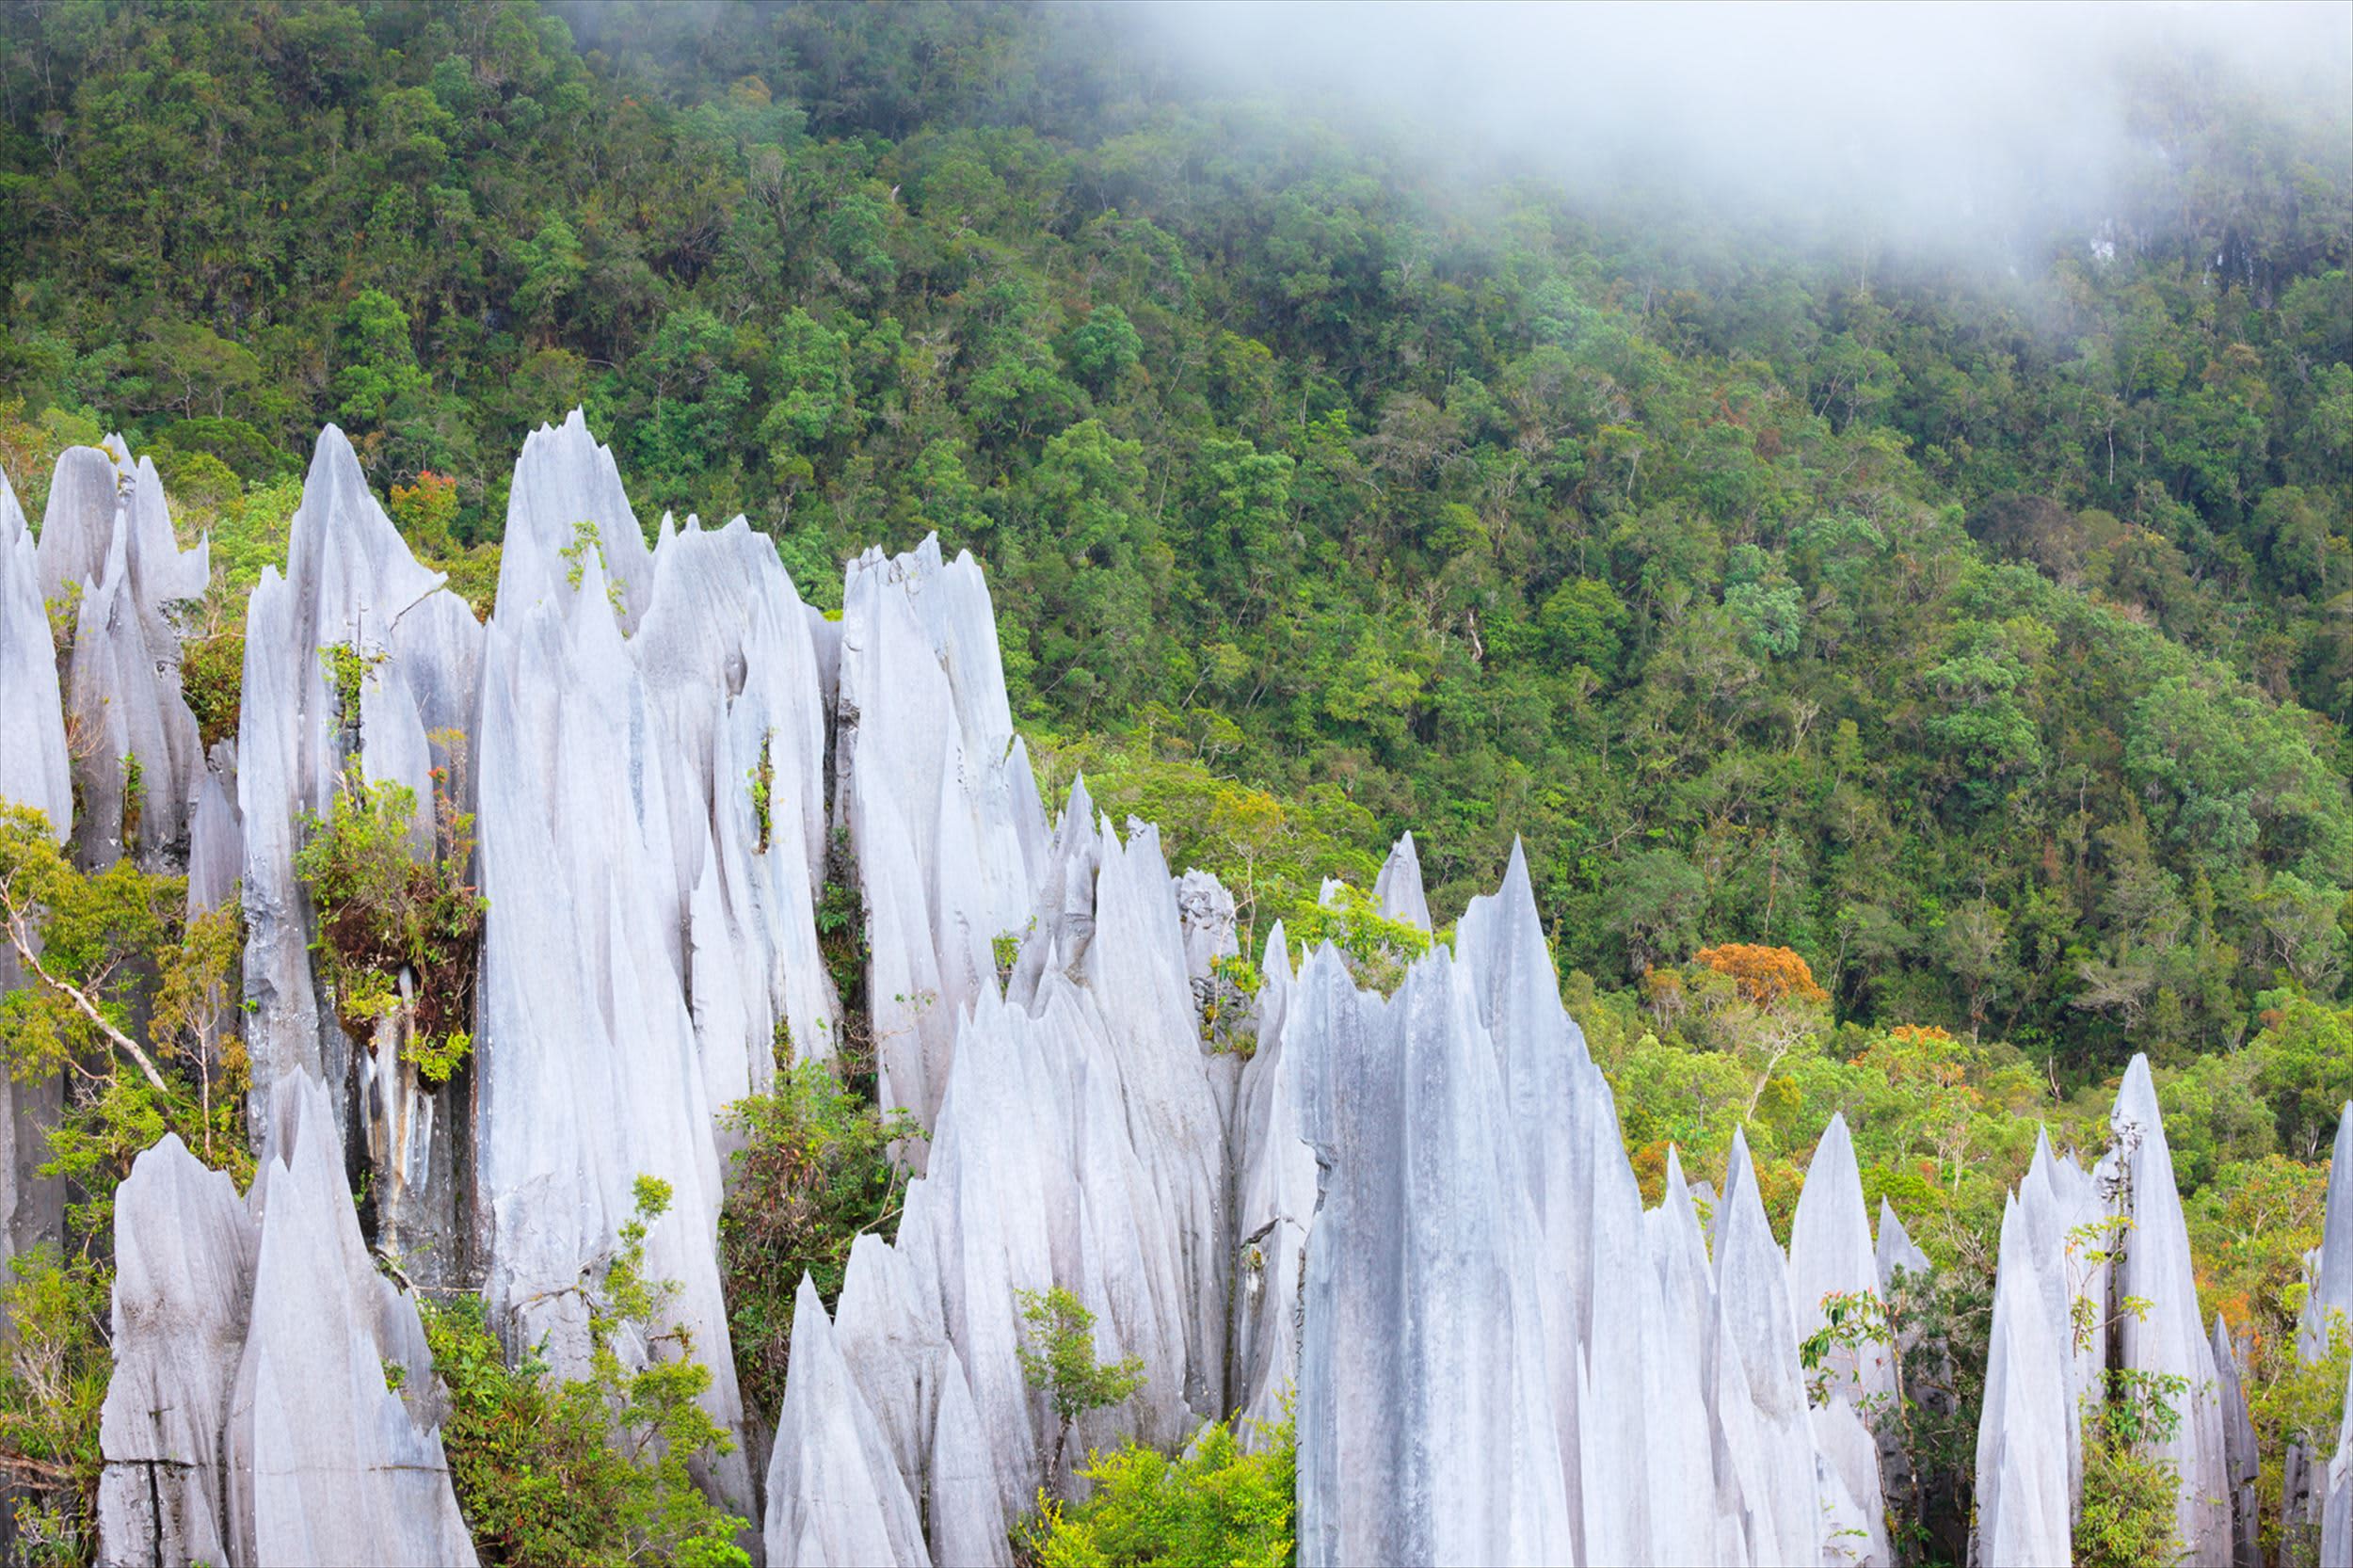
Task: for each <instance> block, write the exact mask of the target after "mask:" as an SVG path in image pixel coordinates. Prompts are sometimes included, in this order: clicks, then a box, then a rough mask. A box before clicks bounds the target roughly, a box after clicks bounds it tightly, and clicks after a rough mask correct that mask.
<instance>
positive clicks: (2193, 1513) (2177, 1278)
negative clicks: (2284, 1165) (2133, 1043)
mask: <svg viewBox="0 0 2353 1568" xmlns="http://www.w3.org/2000/svg"><path fill="white" fill-rule="evenodd" d="M2108 1127H2109V1134H2110V1143H2109V1149H2108V1153H2107V1155H2106V1157H2105V1159H2104V1160H2102V1162H2101V1169H2102V1171H2103V1172H2104V1173H2108V1175H2109V1179H2110V1181H2111V1183H2112V1184H2113V1185H2114V1187H2115V1190H2116V1193H2117V1195H2116V1199H2115V1202H2116V1206H2117V1209H2118V1212H2120V1213H2121V1214H2123V1215H2125V1216H2126V1217H2128V1218H2129V1219H2130V1220H2131V1221H2132V1225H2131V1228H2130V1229H2129V1230H2128V1231H2126V1232H2125V1233H2124V1234H2123V1235H2122V1237H2121V1252H2122V1256H2121V1257H2120V1258H2119V1259H2118V1260H2117V1261H2116V1263H2115V1264H2114V1268H2115V1271H2116V1279H2115V1284H2114V1291H2115V1297H2116V1299H2117V1300H2118V1301H2120V1302H2121V1301H2124V1300H2126V1299H2128V1298H2132V1297H2138V1298H2140V1299H2142V1300H2144V1301H2146V1302H2147V1303H2148V1309H2147V1310H2146V1312H2127V1313H2124V1314H2122V1318H2121V1321H2120V1322H2119V1323H2118V1324H2117V1325H2116V1336H2117V1338H2118V1340H2119V1342H2120V1346H2121V1365H2122V1366H2124V1367H2126V1368H2131V1369H2134V1370H2137V1371H2142V1372H2150V1373H2155V1374H2158V1375H2161V1376H2162V1375H2171V1376H2177V1377H2181V1378H2184V1379H2185V1380H2186V1381H2187V1384H2188V1390H2189V1391H2188V1393H2187V1394H2186V1395H2185V1396H2184V1399H2183V1410H2182V1420H2181V1425H2180V1428H2179V1430H2178V1431H2177V1432H2175V1434H2174V1436H2173V1437H2172V1439H2171V1440H2170V1441H2169V1442H2166V1443H2162V1444H2158V1445H2156V1446H2155V1447H2154V1448H2153V1450H2152V1451H2153V1455H2154V1456H2155V1457H2159V1458H2162V1459H2165V1460H2169V1461H2170V1462H2171V1463H2172V1464H2174V1465H2175V1467H2176V1469H2177V1472H2178V1474H2179V1475H2180V1477H2181V1481H2180V1487H2179V1490H2178V1492H2177V1493H2176V1495H2175V1518H2176V1521H2177V1523H2178V1524H2179V1526H2180V1528H2181V1532H2182V1539H2183V1541H2184V1542H2185V1544H2186V1545H2187V1550H2188V1556H2189V1560H2191V1561H2194V1562H2226V1561H2228V1560H2230V1557H2231V1512H2230V1505H2229V1500H2228V1499H2229V1496H2230V1481H2229V1462H2228V1458H2227V1455H2226V1453H2225V1450H2224V1447H2223V1426H2222V1405H2221V1400H2220V1398H2219V1396H2218V1379H2217V1369H2216V1367H2215V1362H2214V1349H2213V1347H2212V1346H2211V1345H2210V1344H2209V1343H2208V1342H2207V1339H2206V1336H2205V1334H2204V1333H2203V1332H2202V1331H2201V1327H2200V1318H2199V1312H2198V1283H2197V1278H2196V1275H2195V1273H2194V1272H2193V1269H2192V1265H2191V1260H2190V1254H2189V1230H2188V1225H2187V1223H2186V1221H2185V1219H2184V1218H2183V1214H2182V1200H2181V1194H2180V1193H2179V1192H2178V1191H2177V1190H2176V1189H2175V1187H2174V1184H2173V1158H2172V1155H2171V1152H2170V1151H2169V1149H2168V1148H2167V1146H2166V1141H2165V1122H2164V1118H2163V1116H2162V1115H2161V1114H2160V1113H2159V1112H2158V1110H2157V1092H2156V1085H2155V1084H2154V1082H2153V1080H2151V1078H2150V1075H2149V1061H2148V1058H2146V1057H2144V1056H2136V1057H2134V1058H2133V1062H2132V1065H2131V1066H2130V1067H2128V1068H2127V1069H2125V1073H2124V1082H2123V1086H2122V1087H2121V1089H2119V1090H2118V1091H2117V1096H2116V1108H2115V1110H2114V1112H2111V1113H2110V1116H2109V1118H2108Z"/></svg>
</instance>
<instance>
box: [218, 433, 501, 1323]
mask: <svg viewBox="0 0 2353 1568" xmlns="http://www.w3.org/2000/svg"><path fill="white" fill-rule="evenodd" d="M441 582H442V579H441V577H440V574H439V573H437V572H433V571H430V570H428V569H427V568H424V566H422V565H420V564H419V563H418V561H417V560H416V558H415V557H414V556H413V555H412V554H410V552H409V551H408V545H407V544H406V543H405V542H404V541H403V540H402V538H401V536H400V534H399V531H398V529H396V528H395V527H394V526H393V523H392V519H391V518H390V517H388V516H387V515H386V514H385V512H384V509H383V507H382V506H381V505H379V504H377V502H376V496H375V494H374V493H373V491H372V490H371V489H370V488H369V487H368V482H367V476H366V474H365V473H364V472H361V470H360V460H359V456H358V455H357V454H356V453H354V452H353V450H352V447H351V443H350V441H349V440H345V439H344V434H343V432H342V431H341V430H338V429H337V428H335V427H334V426H333V425H328V427H327V428H326V429H324V430H322V431H321V432H320V434H319V440H318V443H317V446H316V447H315V448H314V449H313V451H312V458H311V467H310V470H309V472H308V473H307V474H306V476H305V478H304V481H303V488H302V502H301V504H300V505H299V506H298V507H297V508H296V512H295V515H294V518H293V520H292V521H291V523H290V525H289V537H288V545H287V560H286V571H285V575H284V576H282V577H281V576H280V575H279V573H278V572H277V570H276V569H275V568H264V570H263V574H262V581H261V582H260V584H258V585H256V587H255V588H254V591H253V595H252V598H251V600H250V601H249V603H248V609H247V619H246V645H245V687H244V696H243V704H242V708H241V712H240V714H239V719H238V732H237V745H236V748H235V751H234V753H233V762H234V767H233V775H234V791H235V793H234V803H235V806H234V811H233V821H231V820H229V819H228V818H226V817H225V816H224V814H223V812H222V811H221V809H220V806H221V805H225V804H226V802H222V803H217V804H215V803H212V802H211V796H210V793H209V792H208V793H207V794H206V796H205V797H204V799H203V800H201V801H200V804H199V827H200V834H201V836H202V837H203V839H204V840H205V841H204V843H203V844H202V845H201V846H192V850H193V849H194V848H196V847H201V848H202V851H203V853H202V855H201V856H193V855H192V859H191V866H190V872H191V877H192V878H193V877H194V876H195V874H196V871H197V867H198V865H199V864H200V863H201V864H204V865H205V866H206V867H207V868H208V869H207V870H206V872H205V876H206V878H207V880H208V883H212V882H217V881H218V880H219V875H220V872H219V871H218V870H217V869H213V868H212V862H213V861H214V860H215V858H216V856H219V855H221V854H222V853H223V845H224V843H225V842H234V843H235V844H237V845H238V846H239V850H240V860H241V866H240V871H241V880H242V898H243V903H244V908H245V917H246V948H245V986H246V997H247V1000H248V1016H247V1019H246V1038H247V1043H248V1050H249V1052H250V1054H251V1057H252V1062H253V1084H254V1089H253V1096H252V1102H251V1103H252V1104H253V1106H254V1107H255V1108H256V1114H255V1115H254V1117H253V1121H254V1124H255V1126H256V1127H257V1128H261V1129H263V1137H264V1154H266V1153H267V1144H266V1141H265V1140H266V1137H267V1136H268V1133H267V1128H269V1127H270V1126H271V1125H272V1124H271V1122H270V1120H269V1118H267V1117H266V1116H264V1115H262V1114H260V1113H259V1111H260V1108H262V1107H264V1106H266V1105H267V1104H269V1103H270V1096H271V1094H272V1092H273V1089H274V1086H275V1085H276V1084H277V1082H278V1081H279V1080H280V1079H288V1078H293V1077H296V1076H308V1077H312V1078H318V1079H321V1080H324V1081H326V1082H327V1083H328V1084H331V1085H333V1086H334V1090H333V1092H332V1093H331V1094H330V1095H329V1096H328V1098H329V1103H330V1104H331V1105H332V1106H333V1108H334V1113H335V1115H336V1119H337V1124H338V1126H342V1125H343V1123H344V1117H345V1115H346V1114H347V1113H348V1112H350V1111H352V1110H353V1109H355V1108H356V1110H357V1112H358V1114H359V1117H360V1124H359V1125H358V1126H354V1127H346V1128H344V1133H345V1136H346V1137H347V1138H349V1139H351V1140H352V1141H353V1142H355V1143H356V1144H360V1145H362V1146H364V1147H365V1148H366V1149H367V1151H368V1155H369V1160H370V1163H371V1165H372V1166H373V1168H374V1171H375V1174H376V1180H375V1185H374V1192H375V1198H376V1212H377V1214H378V1216H379V1240H381V1242H382V1243H383V1244H384V1245H385V1247H386V1248H387V1250H388V1251H390V1252H392V1253H393V1254H395V1255H397V1256H400V1257H401V1258H403V1259H404V1264H405V1266H406V1267H408V1268H409V1269H411V1270H412V1271H415V1272H417V1273H418V1275H419V1277H422V1278H424V1279H425V1280H427V1281H429V1282H431V1283H435V1284H440V1283H447V1282H449V1281H451V1280H453V1279H456V1278H457V1277H460V1275H461V1274H462V1273H463V1272H464V1263H465V1260H466V1254H467V1251H468V1244H469V1238H468V1236H467V1224H466V1216H465V1215H464V1214H463V1213H461V1211H460V1208H461V1205H460V1200H459V1196H458V1187H459V1185H460V1171H461V1169H462V1163H463V1160H465V1158H466V1150H465V1139H464V1137H463V1132H462V1128H450V1127H448V1126H446V1125H442V1124H444V1123H445V1122H446V1121H448V1120H449V1119H450V1118H451V1117H452V1116H457V1117H462V1115H463V1111H462V1109H461V1108H457V1107H456V1105H455V1102H456V1100H457V1098H458V1097H459V1096H457V1095H456V1094H454V1093H451V1094H444V1095H441V1096H435V1095H434V1094H433V1093H431V1091H430V1090H429V1088H428V1086H427V1085H425V1084H424V1082H423V1081H422V1080H419V1078H418V1077H417V1074H416V1072H415V1069H414V1068H413V1067H412V1066H410V1065H409V1064H408V1063H406V1062H404V1061H403V1060H402V1058H401V1048H402V1046H403V1045H404V1044H405V1043H406V1041H407V1038H408V1029H409V1027H410V1025H411V1023H412V1021H413V1019H412V1016H411V1014H410V1013H409V1011H408V1009H406V1008H404V1009H402V1010H401V1011H399V1012H396V1013H395V1014H393V1015H392V1016H388V1017H386V1018H384V1019H382V1020H380V1021H379V1023H378V1024H377V1026H376V1029H375V1031H374V1032H373V1033H372V1034H371V1035H370V1036H369V1037H368V1038H366V1039H355V1038H353V1037H351V1036H350V1035H348V1034H346V1032H344V1028H343V1026H342V1024H341V1023H340V1022H339V1020H338V1019H337V1017H336V1015H335V1010H334V1006H333V999H332V998H331V997H330V996H329V995H328V991H327V988H326V986H325V985H324V984H322V981H321V978H320V970H319V968H318V962H317V955H316V953H315V952H314V951H313V948H312V943H313V941H314V938H315V936H316V933H315V930H314V926H315V918H314V912H313V911H312V907H311V903H310V897H309V894H308V893H307V891H306V890H305V889H304V888H303V887H302V886H301V883H300V879H299V878H298V876H297V875H296V871H295V856H296V853H297V852H298V851H299V850H300V848H301V846H302V842H303V838H304V834H305V831H306V829H305V827H304V825H303V824H304V823H305V820H306V819H308V818H312V817H317V818H324V817H326V816H328V814H329V813H330V812H331V810H332V808H333V804H334V801H335V798H336V796H337V795H338V794H339V793H341V792H351V791H354V790H357V789H358V788H360V786H361V785H362V784H369V785H373V784H377V783H391V784H395V785H398V786H400V787H402V788H405V789H407V790H408V791H409V792H410V794H411V795H412V797H413V801H414V804H413V808H412V816H411V818H410V823H409V850H410V853H411V854H412V855H414V856H418V857H419V858H425V857H429V856H432V855H433V854H434V851H435V835H434V810H435V806H434V802H435V798H436V792H437V783H436V780H435V778H434V771H435V770H436V769H440V770H442V781H441V785H440V788H441V789H443V790H444V791H445V792H448V793H449V794H450V795H451V796H452V798H453V800H454V802H455V804H456V807H457V808H459V809H465V808H468V807H469V806H470V804H471V800H470V798H469V797H470V794H471V781H472V765H473V758H472V751H473V740H472V737H473V732H474V729H475V692H476V688H477V684H478V680H479V668H480V664H481V649H482V629H481V627H480V626H479V625H477V624H476V623H475V621H474V618H473V614H472V610H470V609H469V608H468V607H467V606H466V604H465V602H464V601H463V600H459V599H458V598H457V597H456V595H455V594H451V593H448V592H445V591H441V588H440V584H441ZM338 649H341V650H346V651H345V653H344V656H343V657H342V663H343V664H344V666H345V667H346V669H350V670H356V672H357V680H358V686H359V689H358V690H357V691H355V692H344V691H342V690H341V689H340V688H339V685H338V677H337V675H336V673H335V667H336V664H337V659H338V656H337V654H336V652H335V650H338ZM218 760H219V761H220V762H221V763H222V764H223V765H224V766H225V765H227V764H228V763H229V761H230V760H231V758H230V757H229V756H228V755H223V756H222V757H220V758H219V759H218ZM224 793H225V791H224ZM208 812H209V813H210V814H209V816H208V815H207V813H208ZM193 890H194V888H193V883H192V887H191V891H192V893H193Z"/></svg>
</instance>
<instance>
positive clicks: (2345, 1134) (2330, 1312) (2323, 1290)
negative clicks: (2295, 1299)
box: [2281, 1101, 2353, 1561]
mask: <svg viewBox="0 0 2353 1568" xmlns="http://www.w3.org/2000/svg"><path fill="white" fill-rule="evenodd" d="M2304 1279H2305V1284H2306V1286H2307V1292H2306V1295H2305V1297H2304V1313H2303V1318H2302V1320H2301V1321H2300V1322H2299V1323H2298V1324H2297V1352H2298V1353H2299V1354H2300V1355H2302V1356H2303V1357H2304V1358H2305V1359H2306V1360H2308V1361H2317V1360H2319V1359H2320V1358H2321V1357H2323V1356H2325V1355H2326V1354H2328V1352H2329V1335H2330V1331H2331V1329H2332V1327H2334V1326H2335V1324H2336V1322H2337V1320H2338V1318H2339V1316H2340V1315H2342V1317H2343V1318H2344V1320H2345V1326H2346V1327H2347V1328H2348V1329H2353V1101H2348V1102H2347V1103H2346V1104H2345V1107H2344V1108H2343V1109H2342V1110H2340V1111H2339V1112H2338V1114H2337V1136H2336V1142H2335V1144H2333V1145H2332V1147H2331V1149H2330V1151H2329V1208H2328V1212H2327V1215H2326V1217H2325V1219H2324V1220H2323V1222H2322V1230H2321V1239H2320V1245H2319V1246H2318V1247H2316V1248H2314V1249H2313V1251H2311V1252H2309V1253H2307V1254H2305V1255H2304ZM2348 1451H2353V1444H2343V1443H2341V1444H2340V1445H2339V1446H2338V1448H2337V1450H2336V1455H2335V1460H2334V1462H2333V1466H2332V1461H2331V1459H2330V1456H2329V1452H2328V1451H2327V1450H2326V1449H2325V1448H2324V1449H2323V1451H2321V1452H2319V1453H2317V1454H2315V1453H2313V1451H2312V1450H2311V1449H2310V1448H2306V1447H2305V1446H2304V1445H2303V1444H2300V1443H2298V1444H2293V1445H2291V1446H2290V1447H2289V1448H2288V1452H2287V1458H2286V1462H2285V1474H2284V1475H2283V1477H2282V1481H2281V1504H2282V1511H2283V1512H2284V1514H2285V1518H2286V1522H2287V1525H2288V1528H2290V1530H2291V1531H2293V1532H2295V1533H2297V1534H2298V1535H2300V1536H2301V1537H2302V1538H2304V1539H2306V1540H2310V1541H2317V1540H2320V1539H2321V1538H2322V1536H2323V1535H2324V1533H2325V1531H2326V1528H2327V1526H2328V1523H2329V1518H2330V1513H2329V1510H2330V1508H2331V1507H2332V1506H2337V1507H2338V1508H2339V1509H2340V1511H2341V1512H2353V1507H2347V1505H2345V1502H2344V1498H2343V1497H2342V1496H2340V1497H2339V1498H2338V1500H2337V1502H2336V1503H2335V1504H2334V1505H2332V1502H2331V1487H2332V1484H2334V1482H2335V1481H2336V1480H2342V1478H2343V1476H2344V1474H2345V1467H2346V1466H2347V1465H2348V1464H2353V1461H2349V1460H2348V1459H2347V1454H2348ZM2338 1529H2339V1532H2340V1533H2339V1537H2338V1539H2339V1540H2340V1541H2341V1542H2342V1543H2343V1545H2342V1547H2341V1548H2340V1549H2341V1551H2342V1552H2344V1553H2346V1554H2353V1525H2348V1524H2346V1523H2345V1522H2344V1521H2343V1519H2342V1518H2341V1519H2340V1523H2339V1525H2338ZM2339 1560H2340V1561H2343V1560H2344V1558H2343V1557H2340V1559H2339Z"/></svg>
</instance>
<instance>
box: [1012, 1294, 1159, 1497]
mask: <svg viewBox="0 0 2353 1568" xmlns="http://www.w3.org/2000/svg"><path fill="white" fill-rule="evenodd" d="M1018 1295H1019V1297H1020V1301H1021V1320H1022V1323H1023V1325H1024V1329H1023V1334H1022V1342H1021V1346H1020V1349H1019V1352H1017V1353H1018V1354H1019V1355H1020V1357H1021V1375H1022V1376H1023V1377H1024V1378H1026V1379H1028V1380H1029V1384H1030V1386H1031V1387H1032V1388H1037V1389H1042V1390H1044V1391H1045V1394H1046V1399H1047V1402H1048V1404H1050V1405H1051V1406H1052V1407H1053V1410H1054V1419H1055V1422H1056V1427H1055V1431H1054V1451H1053V1455H1052V1458H1051V1460H1050V1461H1049V1462H1048V1465H1047V1473H1048V1475H1051V1474H1053V1473H1055V1472H1057V1471H1059V1470H1060V1469H1061V1468H1062V1451H1063V1445H1064V1443H1066V1442H1068V1441H1069V1438H1070V1426H1071V1423H1072V1422H1074V1421H1076V1420H1077V1419H1078V1418H1079V1417H1080V1416H1083V1415H1085V1414H1086V1413H1087V1412H1088V1411H1090V1410H1102V1409H1106V1408H1108V1407H1109V1406H1112V1405H1115V1404H1118V1403H1121V1402H1122V1401H1124V1400H1127V1399H1128V1397H1129V1396H1130V1395H1132V1394H1133V1393H1135V1391H1136V1390H1137V1389H1139V1388H1141V1387H1143V1386H1144V1358H1143V1357H1141V1356H1133V1355H1131V1356H1128V1357H1126V1358H1125V1359H1123V1360H1119V1361H1113V1362H1099V1361H1097V1360H1096V1358H1095V1314H1094V1313H1093V1312H1091V1311H1089V1310H1088V1309H1087V1308H1086V1306H1085V1304H1083V1303H1081V1302H1080V1300H1079V1298H1078V1297H1077V1296H1074V1295H1072V1294H1071V1293H1070V1292H1069V1291H1068V1290H1065V1289H1064V1288H1062V1287H1061V1286H1059V1285H1056V1286H1050V1287H1048V1288H1046V1289H1044V1290H1023V1291H1020V1292H1018Z"/></svg>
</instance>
